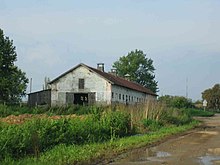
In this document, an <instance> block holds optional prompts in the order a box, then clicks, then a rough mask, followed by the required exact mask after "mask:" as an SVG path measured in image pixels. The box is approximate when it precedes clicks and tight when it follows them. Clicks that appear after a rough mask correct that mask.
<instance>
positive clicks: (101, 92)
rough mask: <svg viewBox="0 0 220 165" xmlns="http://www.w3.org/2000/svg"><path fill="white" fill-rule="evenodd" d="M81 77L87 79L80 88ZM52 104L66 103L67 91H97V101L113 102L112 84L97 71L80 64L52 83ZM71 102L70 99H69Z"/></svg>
mask: <svg viewBox="0 0 220 165" xmlns="http://www.w3.org/2000/svg"><path fill="white" fill-rule="evenodd" d="M79 79H84V80H85V88H84V89H79V88H78V87H79V84H78V83H79ZM51 91H52V92H51V93H52V97H51V100H52V105H64V104H66V101H67V100H66V93H67V92H71V93H90V92H95V101H96V102H98V103H107V104H110V103H111V84H110V83H109V82H108V81H106V80H105V79H103V78H101V77H100V76H99V75H97V74H96V73H93V72H92V71H90V70H88V69H87V68H85V67H83V66H80V67H78V68H76V69H75V70H73V71H72V72H70V73H68V74H66V75H65V76H63V77H61V78H60V79H58V80H57V81H55V82H54V83H53V84H51ZM68 102H69V100H68Z"/></svg>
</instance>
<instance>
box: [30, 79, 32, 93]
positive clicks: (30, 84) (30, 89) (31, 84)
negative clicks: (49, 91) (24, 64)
mask: <svg viewBox="0 0 220 165" xmlns="http://www.w3.org/2000/svg"><path fill="white" fill-rule="evenodd" d="M31 91H32V78H31V79H30V93H31Z"/></svg>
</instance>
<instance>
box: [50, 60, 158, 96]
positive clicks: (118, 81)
mask: <svg viewBox="0 0 220 165" xmlns="http://www.w3.org/2000/svg"><path fill="white" fill-rule="evenodd" d="M79 66H84V67H86V68H88V69H90V70H92V71H93V72H95V73H97V74H98V75H100V76H102V77H103V78H105V79H106V80H108V81H110V83H112V84H114V85H118V86H122V87H125V88H129V89H132V90H135V91H139V92H143V93H146V94H150V95H153V96H157V94H155V93H154V92H152V91H151V90H150V89H148V88H145V87H144V86H142V85H140V84H137V83H135V82H132V81H128V80H126V79H124V78H121V77H118V76H114V75H112V74H110V73H106V72H102V71H100V70H98V69H95V68H92V67H90V66H87V65H85V64H79V65H77V66H76V67H74V68H72V69H70V70H69V71H67V72H65V73H64V74H62V75H60V76H59V77H57V78H56V79H54V80H52V81H51V82H50V84H52V83H53V82H55V81H57V80H58V79H59V78H61V77H62V76H64V75H66V74H67V73H69V72H71V71H73V70H75V69H76V68H78V67H79Z"/></svg>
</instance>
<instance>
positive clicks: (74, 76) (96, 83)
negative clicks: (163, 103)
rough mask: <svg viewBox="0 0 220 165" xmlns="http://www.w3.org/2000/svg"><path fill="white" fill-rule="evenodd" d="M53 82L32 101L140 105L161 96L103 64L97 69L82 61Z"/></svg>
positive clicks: (32, 94) (54, 104)
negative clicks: (105, 67) (107, 68)
mask: <svg viewBox="0 0 220 165" xmlns="http://www.w3.org/2000/svg"><path fill="white" fill-rule="evenodd" d="M49 85H50V89H47V90H43V91H38V92H35V93H30V94H29V95H28V104H29V105H30V106H35V105H43V104H47V105H50V106H62V105H67V104H79V105H87V104H89V105H91V104H108V105H109V104H113V103H123V104H136V103H140V102H146V101H147V100H152V99H156V97H157V95H156V94H155V93H153V92H152V91H151V90H149V89H147V88H145V87H143V86H141V85H139V84H137V83H134V82H131V81H129V80H127V79H125V78H121V77H118V76H116V74H115V72H112V73H106V72H104V64H103V63H99V64H98V65H97V68H96V69H95V68H92V67H90V66H87V65H85V64H79V65H77V66H75V67H74V68H72V69H70V70H69V71H67V72H65V73H63V74H62V75H60V76H59V77H57V78H55V79H54V80H52V81H51V82H50V83H49Z"/></svg>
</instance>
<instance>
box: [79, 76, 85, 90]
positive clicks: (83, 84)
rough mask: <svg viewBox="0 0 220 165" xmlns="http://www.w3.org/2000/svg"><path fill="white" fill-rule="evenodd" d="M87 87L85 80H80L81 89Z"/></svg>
mask: <svg viewBox="0 0 220 165" xmlns="http://www.w3.org/2000/svg"><path fill="white" fill-rule="evenodd" d="M84 87H85V80H84V79H82V78H80V79H79V89H84Z"/></svg>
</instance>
